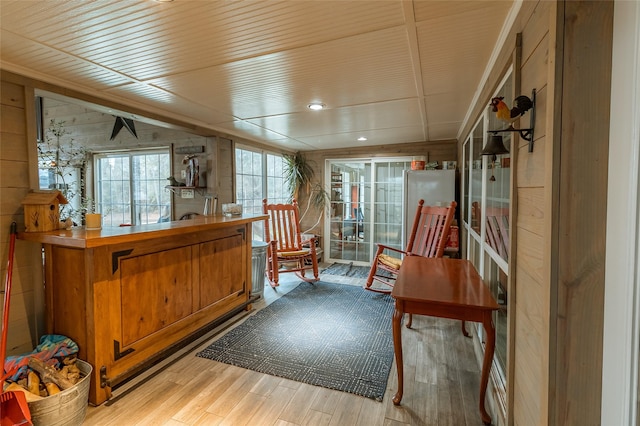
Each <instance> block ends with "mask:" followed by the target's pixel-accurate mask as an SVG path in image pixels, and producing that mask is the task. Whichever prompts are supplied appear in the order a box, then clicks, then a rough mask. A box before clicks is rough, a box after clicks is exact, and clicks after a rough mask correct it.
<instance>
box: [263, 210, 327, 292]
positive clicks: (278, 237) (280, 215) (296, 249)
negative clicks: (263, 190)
mask: <svg viewBox="0 0 640 426" xmlns="http://www.w3.org/2000/svg"><path fill="white" fill-rule="evenodd" d="M262 212H263V213H264V214H266V215H268V216H269V217H268V218H267V219H265V223H264V234H265V241H266V243H267V244H268V246H267V278H268V279H269V284H270V285H271V287H277V286H278V280H279V274H281V273H285V272H294V273H295V274H296V275H297V276H298V277H299V278H300V279H302V280H304V281H307V282H316V281H318V280H319V277H318V257H317V255H316V241H315V237H313V238H310V239H309V240H305V241H303V240H302V237H301V235H300V219H299V216H298V215H299V213H298V203H297V201H296V200H295V199H294V200H293V201H292V203H291V204H268V203H267V199H266V198H265V199H264V200H262ZM308 270H311V271H313V278H310V277H307V276H305V271H308Z"/></svg>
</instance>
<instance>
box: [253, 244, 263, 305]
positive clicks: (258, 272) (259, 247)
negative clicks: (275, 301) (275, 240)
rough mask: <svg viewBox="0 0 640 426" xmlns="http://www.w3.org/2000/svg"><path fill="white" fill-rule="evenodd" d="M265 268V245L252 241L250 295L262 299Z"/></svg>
mask: <svg viewBox="0 0 640 426" xmlns="http://www.w3.org/2000/svg"><path fill="white" fill-rule="evenodd" d="M266 266H267V243H265V242H264V241H257V240H253V241H252V242H251V282H252V283H253V285H252V288H251V294H252V295H256V294H257V295H258V296H260V297H263V293H264V274H265V268H266Z"/></svg>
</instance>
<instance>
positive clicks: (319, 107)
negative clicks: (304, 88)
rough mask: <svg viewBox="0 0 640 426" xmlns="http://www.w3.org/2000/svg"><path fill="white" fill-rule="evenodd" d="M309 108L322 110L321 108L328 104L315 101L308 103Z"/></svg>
mask: <svg viewBox="0 0 640 426" xmlns="http://www.w3.org/2000/svg"><path fill="white" fill-rule="evenodd" d="M307 108H309V109H312V110H314V111H320V110H321V109H324V108H326V105H325V104H321V103H319V102H314V103H311V104H309V105H307Z"/></svg>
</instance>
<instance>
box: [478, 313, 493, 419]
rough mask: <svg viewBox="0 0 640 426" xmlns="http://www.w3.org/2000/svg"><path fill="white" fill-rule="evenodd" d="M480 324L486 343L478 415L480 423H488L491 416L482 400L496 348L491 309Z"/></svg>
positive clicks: (485, 392)
mask: <svg viewBox="0 0 640 426" xmlns="http://www.w3.org/2000/svg"><path fill="white" fill-rule="evenodd" d="M482 325H483V327H484V332H485V335H486V345H485V348H484V359H483V361H482V376H481V377H480V416H481V417H482V423H484V424H485V425H490V424H491V416H489V413H487V409H486V408H485V405H484V400H485V396H486V394H487V384H488V383H489V373H490V371H491V363H492V362H493V353H494V351H495V349H496V328H495V327H494V325H493V318H492V312H491V311H486V312H485V313H484V314H483V318H482Z"/></svg>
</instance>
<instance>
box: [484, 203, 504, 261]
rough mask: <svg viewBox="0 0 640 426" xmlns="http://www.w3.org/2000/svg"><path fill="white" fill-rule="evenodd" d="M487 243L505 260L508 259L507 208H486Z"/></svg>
mask: <svg viewBox="0 0 640 426" xmlns="http://www.w3.org/2000/svg"><path fill="white" fill-rule="evenodd" d="M485 215H486V217H487V230H486V234H487V242H488V243H489V245H490V246H491V247H492V248H493V249H494V250H495V251H496V252H498V254H499V255H500V256H501V257H502V258H503V259H505V260H507V259H509V208H508V207H507V208H500V207H487V211H486V212H485Z"/></svg>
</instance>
